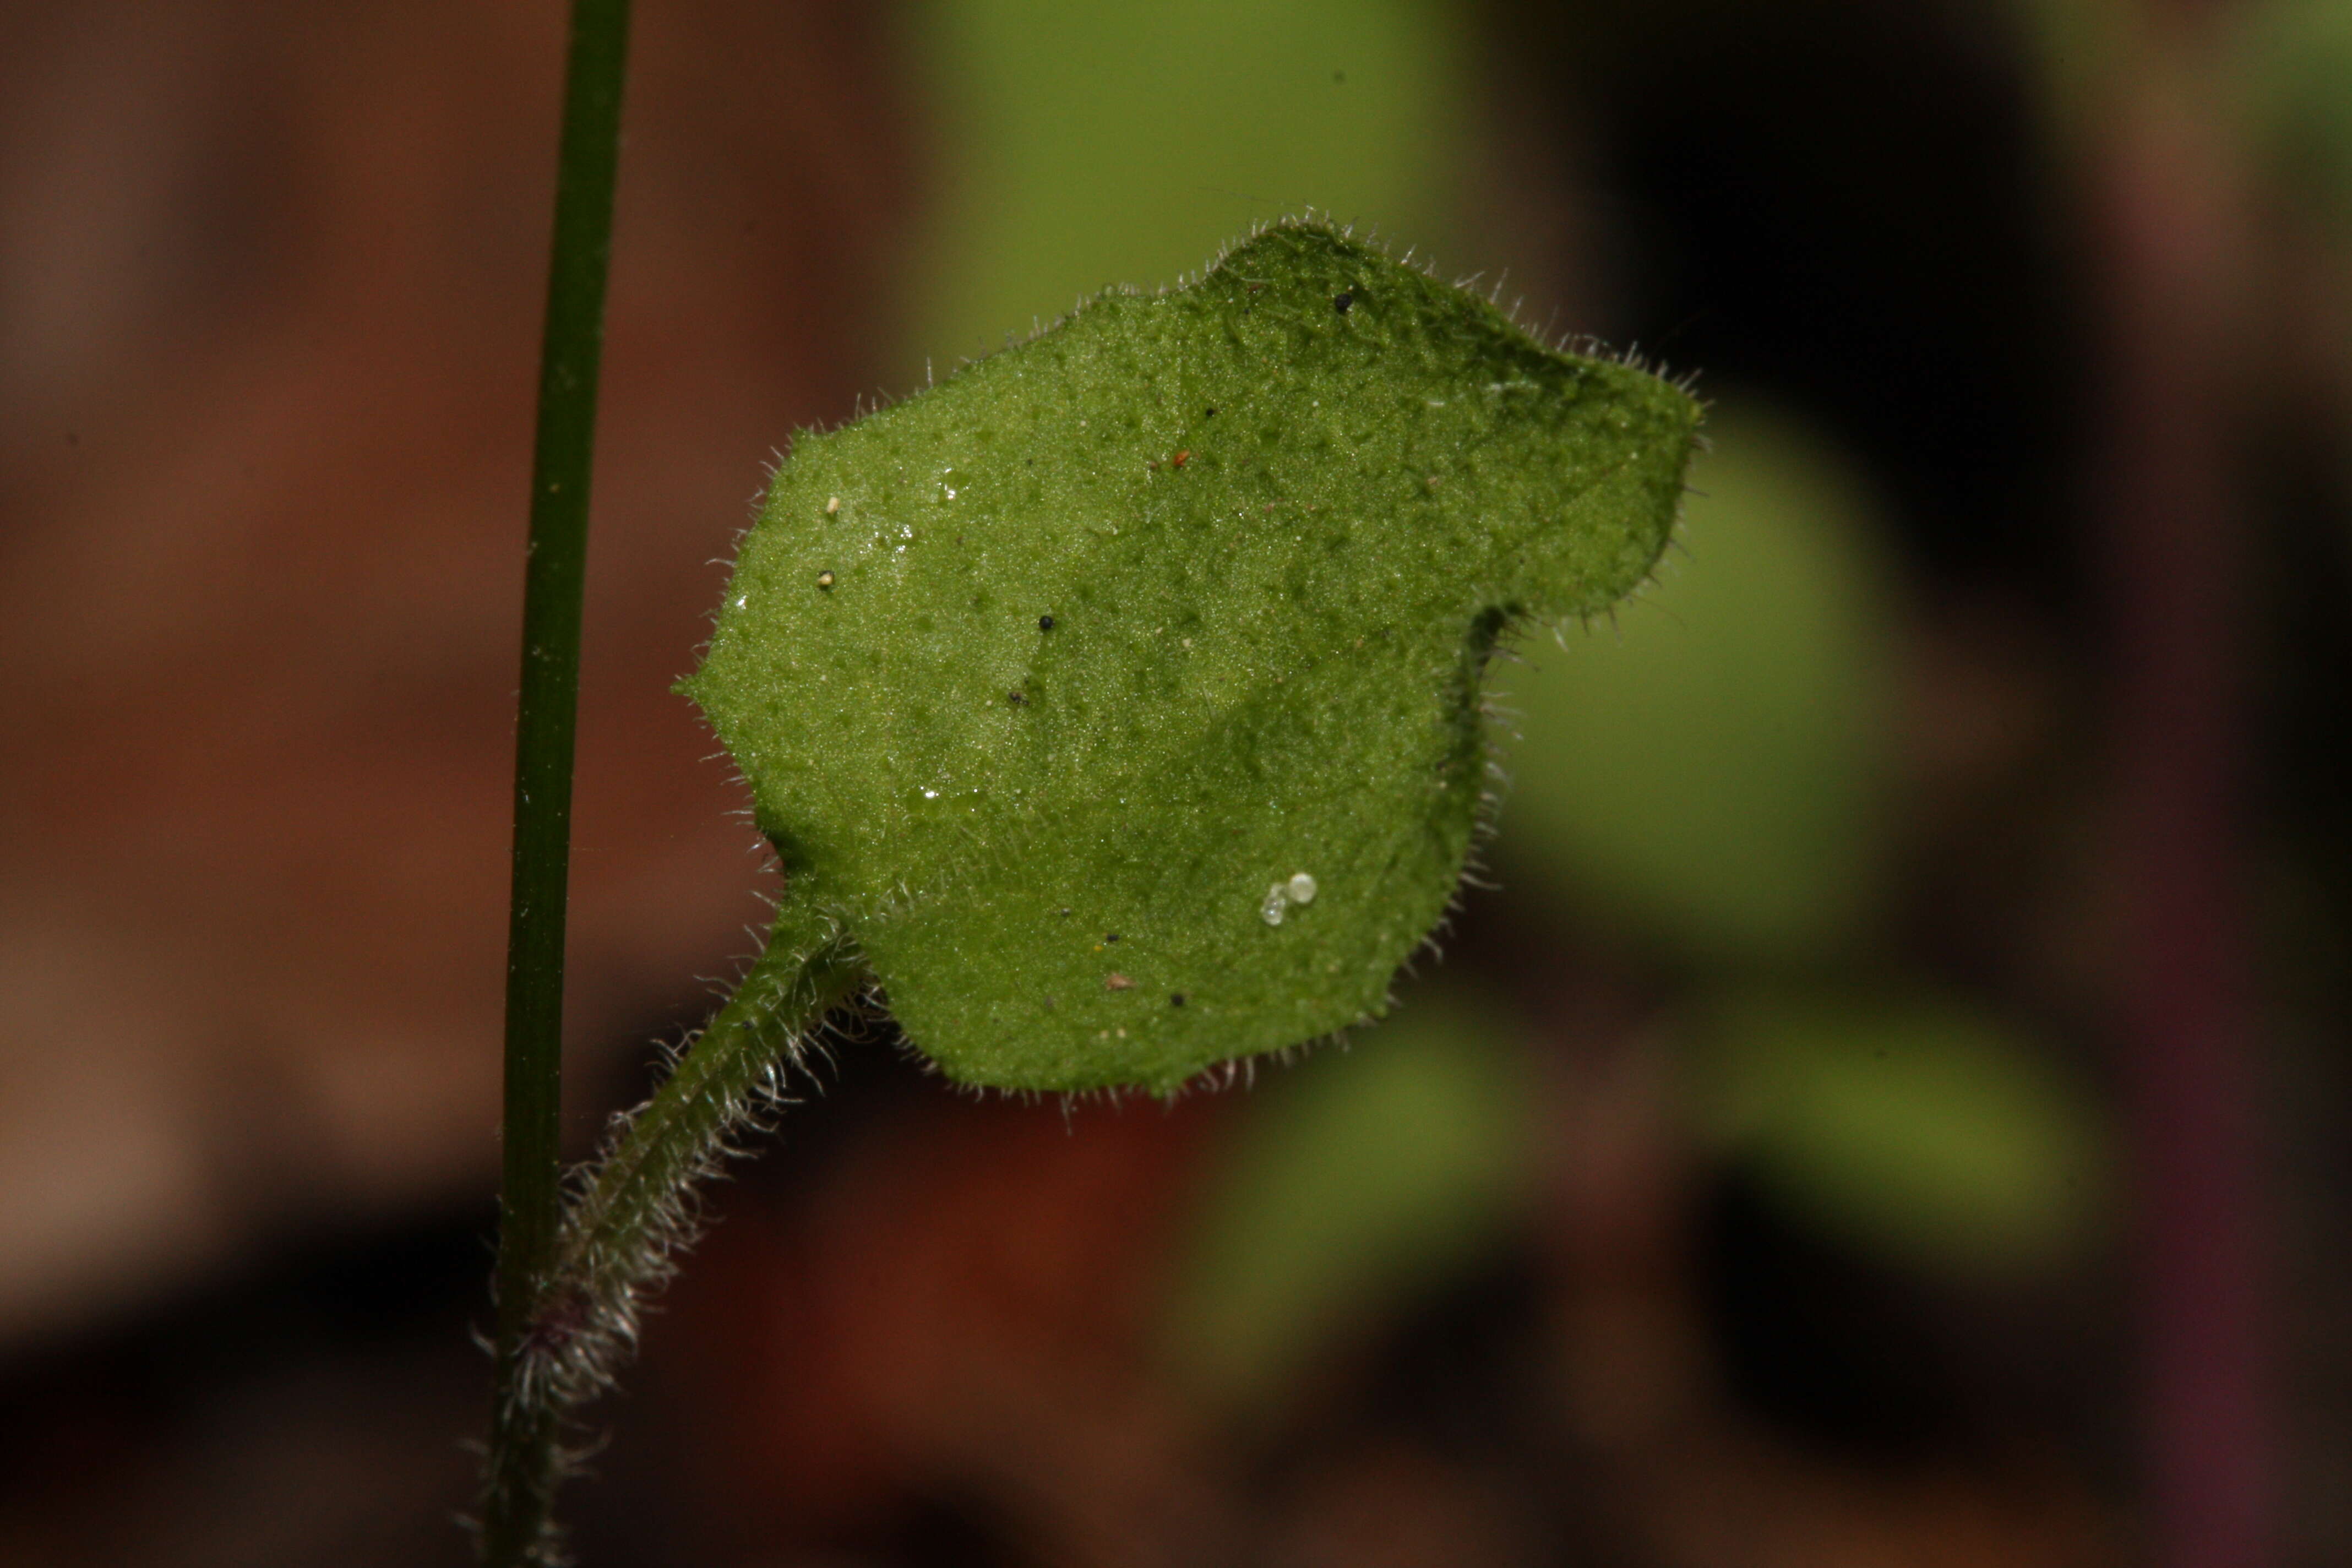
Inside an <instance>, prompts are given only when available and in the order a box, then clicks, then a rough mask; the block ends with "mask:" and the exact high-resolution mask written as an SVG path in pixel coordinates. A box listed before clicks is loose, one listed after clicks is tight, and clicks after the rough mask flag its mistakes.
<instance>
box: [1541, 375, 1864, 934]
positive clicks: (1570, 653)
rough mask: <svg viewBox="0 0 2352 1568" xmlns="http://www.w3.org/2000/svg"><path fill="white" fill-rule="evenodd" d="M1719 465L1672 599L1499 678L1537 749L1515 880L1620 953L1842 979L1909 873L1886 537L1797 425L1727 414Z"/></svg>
mask: <svg viewBox="0 0 2352 1568" xmlns="http://www.w3.org/2000/svg"><path fill="white" fill-rule="evenodd" d="M1707 446H1708V454H1707V461H1706V478H1705V479H1704V480H1702V481H1701V482H1700V484H1699V486H1698V489H1699V491H1700V492H1701V493H1698V494H1695V495H1693V496H1692V498H1691V500H1690V504H1689V506H1688V507H1687V509H1686V510H1685V513H1684V516H1683V523H1682V531H1681V533H1680V535H1679V541H1680V542H1679V545H1678V547H1677V549H1676V550H1675V559H1674V560H1673V561H1672V562H1670V563H1667V564H1666V565H1665V566H1664V567H1663V568H1662V569H1661V570H1660V572H1659V574H1658V575H1659V582H1658V584H1657V585H1656V586H1655V587H1654V589H1649V590H1645V591H1644V592H1643V594H1642V595H1641V596H1640V597H1639V598H1637V599H1635V600H1634V601H1633V602H1632V603H1631V604H1629V605H1626V606H1625V607H1624V609H1623V610H1622V612H1621V613H1620V615H1619V616H1617V620H1618V621H1619V623H1620V625H1619V626H1616V627H1614V628H1612V627H1601V628H1599V630H1598V631H1597V632H1596V634H1595V635H1594V636H1591V637H1570V638H1568V639H1567V643H1568V646H1567V647H1551V646H1549V645H1547V646H1544V647H1533V648H1530V649H1528V653H1527V656H1526V658H1525V660H1524V661H1523V662H1522V663H1521V664H1520V665H1519V666H1517V667H1516V668H1510V669H1508V670H1498V671H1497V672H1496V674H1497V678H1498V681H1497V683H1498V684H1499V685H1500V686H1501V687H1502V688H1503V692H1502V697H1501V703H1502V706H1503V707H1504V708H1506V709H1507V710H1515V711H1517V713H1518V714H1519V715H1520V731H1521V735H1522V739H1521V740H1520V742H1519V743H1518V744H1517V746H1515V747H1513V748H1512V751H1511V755H1510V768H1511V780H1512V784H1511V798H1510V805H1509V806H1508V808H1507V810H1506V812H1505V814H1504V833H1503V837H1502V840H1501V842H1500V843H1499V844H1498V845H1497V846H1496V850H1497V854H1496V861H1497V863H1498V864H1499V865H1500V867H1501V868H1502V871H1503V875H1504V877H1505V879H1507V880H1508V881H1511V882H1513V883H1514V884H1515V885H1516V884H1517V883H1518V882H1519V881H1521V880H1533V879H1544V880H1549V881H1551V882H1554V883H1556V884H1557V885H1558V886H1559V888H1560V889H1562V890H1563V891H1564V892H1565V893H1566V894H1567V895H1568V897H1567V898H1566V899H1565V900H1563V901H1564V902H1566V903H1569V904H1571V905H1572V906H1574V907H1576V908H1579V909H1580V910H1584V911H1587V912H1588V913H1589V914H1590V916H1591V918H1593V919H1594V920H1595V921H1596V922H1599V923H1605V924H1606V925H1607V926H1608V927H1609V928H1610V929H1612V930H1619V931H1627V930H1630V931H1638V932H1640V933H1641V934H1643V935H1644V936H1647V937H1651V938H1654V939H1657V940H1661V941H1664V942H1669V943H1671V944H1673V945H1675V946H1676V947H1678V948H1680V949H1681V950H1682V951H1684V952H1687V953H1691V954H1695V955H1697V956H1700V957H1703V958H1706V959H1710V960H1714V961H1717V962H1730V963H1751V964H1753V963H1762V964H1776V963H1778V964H1786V963H1800V964H1801V963H1820V962H1822V961H1824V960H1826V959H1828V958H1830V957H1832V956H1834V955H1836V954H1837V953H1839V952H1842V951H1850V950H1851V949H1853V947H1855V946H1856V945H1858V944H1860V943H1862V942H1867V941H1868V940H1869V939H1870V937H1871V935H1872V916H1873V914H1874V910H1875V905H1876V903H1877V901H1878V899H1879V897H1880V894H1881V890H1882V888H1883V885H1884V882H1885V877H1884V874H1883V873H1884V869H1885V862H1886V860H1887V858H1888V847H1889V846H1888V837H1889V829H1890V827H1891V826H1892V816H1891V814H1890V812H1889V810H1888V800H1887V785H1888V780H1889V775H1890V773H1891V771H1892V770H1891V765H1890V764H1891V761H1892V759H1891V757H1890V755H1889V748H1888V740H1887V738H1888V736H1889V734H1890V733H1891V731H1892V726H1891V725H1890V723H1889V715H1890V713H1891V712H1892V710H1893V707H1894V703H1893V692H1892V690H1891V684H1892V683H1891V679H1890V671H1891V670H1892V669H1893V668H1894V666H1895V649H1894V647H1893V640H1894V639H1893V637H1892V635H1891V631H1892V626H1893V622H1894V613H1893V589H1892V584H1890V582H1889V580H1888V577H1889V574H1888V573H1887V571H1886V570H1885V565H1884V563H1882V562H1881V561H1880V560H1879V559H1878V557H1877V554H1876V552H1874V550H1873V549H1872V543H1873V541H1874V538H1875V537H1877V536H1878V535H1880V534H1881V533H1882V532H1883V531H1884V523H1883V520H1882V519H1881V518H1880V516H1879V514H1878V511H1877V509H1876V508H1875V507H1874V504H1873V502H1872V498H1871V496H1870V492H1869V489H1868V488H1867V486H1865V485H1864V483H1863V482H1862V480H1861V477H1860V476H1859V474H1858V473H1857V472H1856V471H1855V468H1854V467H1853V464H1852V463H1851V462H1850V461H1849V460H1847V459H1846V458H1844V456H1843V454H1842V453H1841V452H1840V451H1839V450H1838V449H1837V448H1836V447H1834V446H1833V445H1832V444H1831V443H1829V442H1827V441H1825V440H1823V439H1822V438H1821V437H1819V436H1817V435H1815V434H1813V433H1811V432H1810V431H1808V430H1807V429H1806V428H1805V427H1804V426H1802V425H1801V424H1798V423H1796V422H1795V421H1793V420H1792V419H1790V418H1789V417H1788V416H1781V415H1775V414H1771V413H1769V412H1766V411H1764V410H1761V409H1759V408H1756V407H1754V406H1753V405H1750V406H1748V407H1744V408H1743V407H1741V406H1740V405H1738V404H1737V403H1736V402H1728V403H1726V404H1723V405H1717V407H1716V408H1714V409H1712V410H1710V411H1709V414H1708V418H1707ZM1612 632H1613V634H1614V635H1612ZM1530 874H1532V876H1530Z"/></svg>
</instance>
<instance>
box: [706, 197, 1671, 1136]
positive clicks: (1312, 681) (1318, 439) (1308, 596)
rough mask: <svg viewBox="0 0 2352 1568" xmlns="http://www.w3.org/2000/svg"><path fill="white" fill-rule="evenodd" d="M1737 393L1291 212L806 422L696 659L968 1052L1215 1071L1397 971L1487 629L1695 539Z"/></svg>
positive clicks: (827, 870) (1595, 586)
mask: <svg viewBox="0 0 2352 1568" xmlns="http://www.w3.org/2000/svg"><path fill="white" fill-rule="evenodd" d="M1697 420H1698V410H1697V405H1696V404H1695V403H1694V402H1693V401H1692V400H1691V399H1690V398H1689V397H1688V396H1686V395H1684V394H1683V393H1682V392H1680V391H1678V390H1676V389H1675V388H1674V387H1672V386H1669V385H1667V384H1664V383H1663V382H1661V381H1659V380H1657V379H1656V378H1654V377H1653V376H1650V375H1648V374H1643V372H1641V371H1638V370H1635V369H1633V368H1631V367H1629V366H1626V365H1622V364H1618V363H1610V362H1606V361H1600V360H1592V359H1584V358H1579V357H1574V356H1570V355H1565V354H1560V353H1554V352H1552V351H1550V350H1549V349H1547V348H1545V347H1544V346H1543V345H1541V344H1539V343H1538V342H1535V341H1534V340H1532V339H1530V338H1529V337H1528V336H1527V335H1526V334H1525V333H1524V332H1522V331H1519V330H1518V329H1517V327H1516V326H1514V325H1513V324H1512V323H1511V322H1510V321H1507V319H1506V318H1505V317H1504V316H1503V315H1502V314H1501V313H1500V312H1499V311H1497V310H1494V309H1493V308H1492V307H1491V306H1489V305H1488V304H1486V302H1485V301H1483V300H1478V299H1475V298H1474V297H1472V296H1469V295H1466V294H1465V293H1463V292H1462V291H1461V290H1459V289H1454V288H1451V287H1448V286H1446V285H1444V284H1443V283H1440V282H1437V281H1436V280H1434V279H1431V278H1429V277H1428V276H1426V275H1425V274H1423V273H1422V272H1420V271H1418V270H1416V269H1414V268H1411V267H1407V266H1403V265H1401V264H1399V263H1397V262H1395V261H1392V260H1390V259H1389V258H1386V257H1384V256H1382V255H1381V254H1380V253H1379V252H1377V251H1375V250H1373V249H1370V248H1369V247H1365V246H1363V245H1360V244H1358V243H1356V242H1355V241H1353V240H1351V239H1349V237H1346V236H1345V235H1342V234H1340V233H1339V232H1337V231H1335V230H1333V229H1331V228H1329V227H1327V226H1322V225H1319V224H1315V223H1291V224H1285V225H1282V226H1276V227H1274V228H1271V229H1269V230H1266V231H1265V232H1264V233H1262V234H1260V235H1258V236H1256V237H1254V238H1252V239H1250V240H1248V241H1246V242H1244V244H1242V245H1240V246H1238V247H1235V248H1234V250H1232V251H1231V252H1229V253H1228V254H1227V255H1226V256H1225V257H1224V258H1223V259H1222V260H1221V261H1219V262H1218V263H1217V264H1216V265H1215V266H1213V268H1210V269H1209V270H1208V271H1207V272H1206V273H1205V274H1204V275H1203V276H1202V278H1200V279H1198V280H1197V281H1195V282H1193V283H1192V284H1191V285H1190V286H1188V287H1185V288H1181V289H1175V290H1173V291H1170V292H1163V293H1160V294H1154V295H1143V294H1138V293H1132V292H1112V293H1108V294H1105V295H1103V296H1101V297H1100V298H1098V299H1097V300H1094V301H1093V302H1092V303H1090V304H1089V305H1087V307H1086V308H1084V309H1082V310H1079V311H1078V312H1076V314H1074V315H1073V316H1072V317H1070V318H1069V319H1068V320H1067V321H1065V322H1063V323H1062V324H1061V325H1059V326H1057V327H1055V329H1053V330H1052V331H1047V332H1045V333H1044V334H1043V335H1041V336H1039V337H1037V338H1035V339H1034V340H1032V341H1031V342H1028V343H1026V344H1024V345H1022V346H1021V347H1019V348H1017V349H1013V350H1008V351H1007V352H1005V353H1001V354H998V355H995V356H993V357H992V358H989V359H986V360H982V361H981V362H979V363H975V364H972V365H970V366H968V367H966V368H965V369H963V370H962V371H961V372H959V373H958V374H955V375H954V376H952V377H951V378H950V379H949V380H948V381H946V382H945V383H943V384H940V386H938V387H937V388H935V389H932V390H931V391H929V392H927V393H924V394H923V395H919V396H917V397H914V398H911V399H909V400H908V401H907V402H906V403H903V404H900V405H897V406H895V407H892V408H888V409H886V410H883V411H882V412H880V413H877V414H875V415H873V416H869V417H867V418H866V419H864V420H862V421H860V422H858V423H856V424H854V425H851V426H846V427H845V428H843V429H841V430H837V431H835V432H833V433H831V434H828V435H823V436H809V437H803V439H802V440H801V441H799V442H798V444H797V445H796V446H795V448H794V450H793V455H792V457H791V458H790V459H789V460H788V461H787V462H786V463H785V464H784V465H783V467H782V468H781V469H780V470H779V472H778V473H777V476H776V480H775V484H774V486H773V488H772V489H771V491H770V493H769V495H768V498H767V500H766V503H765V505H764V507H763V509H762V512H761V520H760V522H759V524H758V526H757V527H756V528H754V530H753V531H751V535H750V536H749V537H748V538H747V539H746V541H745V542H744V545H743V549H742V552H741V555H740V559H739V560H738V562H737V564H736V570H735V575H734V578H733V580H732V582H731V583H730V585H729V587H728V590H727V596H726V599H725V601H724V603H723V605H722V606H721V608H720V612H719V623H718V628H717V630H716V632H715V633H714V635H713V637H712V638H711V644H710V650H709V657H708V658H707V660H706V661H705V663H704V665H703V668H701V670H700V671H699V672H698V673H697V674H696V675H695V676H694V677H693V678H692V679H690V680H689V681H688V682H687V684H686V689H688V691H690V693H691V694H692V695H693V697H694V699H695V700H697V701H698V702H699V703H700V704H701V706H702V708H703V709H704V710H705V711H706V712H707V713H708V714H709V718H710V721H711V722H712V723H713V725H714V726H715V727H716V728H717V729H718V731H719V735H720V737H721V738H722V739H723V740H724V741H725V742H726V743H727V746H728V749H729V750H730V752H732V753H733V755H734V757H735V760H736V762H737V763H738V764H739V765H740V767H741V768H742V770H743V773H744V775H745V776H746V777H747V778H748V779H749V780H750V781H751V787H752V791H753V795H754V801H755V805H756V809H757V813H758V817H759V822H760V826H761V829H762V830H763V831H765V832H766V833H767V834H768V836H769V837H770V838H772V840H773V841H774V842H775V845H776V847H777V850H778V853H779V855H780V856H781V858H782V863H783V868H784V871H785V875H786V889H785V892H784V895H783V897H784V900H785V905H786V910H787V913H788V915H790V914H792V913H793V912H794V911H798V913H799V914H800V915H802V916H805V915H807V914H809V913H818V914H822V915H823V916H824V918H826V919H828V920H830V921H835V922H836V923H837V924H838V925H839V926H840V927H841V928H842V929H844V930H845V931H847V932H848V933H849V934H850V935H851V937H852V938H853V939H854V940H855V941H856V942H857V943H858V945H859V946H860V948H861V949H862V951H863V952H865V954H866V960H867V962H868V963H870V965H871V966H872V968H873V970H874V972H875V973H876V975H877V978H878V979H879V980H880V982H881V984H883V986H884V987H885V989H886V990H887V995H888V999H889V1004H890V1008H891V1011H892V1013H893V1014H894V1015H895V1016H897V1018H898V1023H899V1025H900V1026H901V1027H902V1028H903V1029H904V1030H905V1032H906V1034H907V1037H908V1039H909V1040H911V1041H912V1042H913V1043H914V1044H915V1045H916V1046H918V1047H919V1048H921V1049H922V1050H923V1051H925V1052H926V1053H928V1054H929V1056H930V1057H931V1058H934V1059H935V1060H936V1061H937V1062H938V1063H939V1064H940V1067H941V1068H944V1069H945V1070H946V1071H947V1072H948V1073H949V1074H950V1076H951V1077H954V1078H956V1079H961V1080H963V1081H966V1082H971V1083H978V1084H988V1085H994V1086H1000V1087H1006V1088H1019V1089H1091V1088H1101V1087H1108V1086H1124V1085H1134V1086H1139V1087H1143V1088H1148V1089H1153V1090H1158V1091H1166V1090H1171V1089H1175V1088H1177V1087H1179V1086H1181V1084H1182V1083H1183V1082H1184V1081H1185V1080H1186V1079H1189V1078H1191V1077H1192V1076H1193V1075H1195V1074H1197V1073H1199V1072H1200V1071H1202V1069H1203V1068H1209V1067H1211V1066H1213V1065H1214V1064H1216V1063H1218V1062H1221V1061H1226V1060H1229V1059H1232V1058H1238V1057H1243V1056H1247V1055H1251V1054H1254V1053H1256V1052H1261V1051H1267V1050H1274V1049H1279V1048H1282V1047H1288V1046H1292V1045H1296V1044H1298V1043H1300V1042H1302V1041H1306V1040H1309V1039H1313V1038H1316V1037H1320V1036H1325V1035H1328V1034H1330V1033H1332V1032H1334V1031H1336V1030H1339V1029H1341V1028H1344V1027H1346V1026H1349V1025H1351V1024H1355V1023H1358V1022H1361V1021H1364V1020H1367V1019H1370V1018H1371V1017H1374V1016H1378V1015H1380V1014H1381V1012H1383V1011H1384V1010H1385V1008H1386V1005H1387V998H1388V986H1389V981H1390V978H1391V975H1392V974H1393V973H1395V971H1396V969H1397V966H1398V965H1399V964H1400V963H1402V962H1403V960H1404V959H1405V958H1406V957H1407V956H1408V955H1409V954H1410V953H1411V952H1412V950H1413V948H1414V947H1415V946H1416V945H1417V944H1418V943H1419V942H1421V941H1422V939H1423V936H1424V934H1425V933H1426V932H1427V931H1429V929H1430V927H1431V926H1432V925H1433V923H1434V922H1435V921H1436V920H1437V919H1438V917H1439V916H1440V914H1442V913H1443V912H1444V908H1445V905H1446V902H1447V900H1449V899H1450V898H1451V896H1452V894H1453V890H1454V884H1455V880H1456V879H1457V878H1458V876H1459V874H1460V871H1461V868H1462V864H1463V861H1464V858H1465V856H1466V855H1467V853H1468V851H1469V847H1470V844H1471V840H1472V838H1473V837H1474V834H1475V829H1476V826H1477V823H1478V816H1479V811H1480V802H1481V800H1482V799H1483V798H1484V795H1485V791H1484V784H1485V770H1486V729H1485V723H1484V720H1483V715H1482V712H1481V710H1480V707H1479V700H1478V691H1479V683H1480V678H1481V675H1482V673H1483V670H1484V667H1485V664H1486V658H1487V656H1488V655H1489V653H1490V652H1491V651H1492V650H1493V648H1494V647H1495V645H1496V641H1497V639H1498V638H1499V637H1502V636H1503V635H1504V634H1505V633H1506V632H1507V630H1509V629H1510V628H1511V627H1513V626H1516V625H1517V624H1518V623H1520V622H1522V621H1526V620H1529V619H1534V620H1545V621H1549V620H1557V619H1559V618H1563V617H1571V616H1583V615H1588V614H1591V613H1592V612H1594V611H1596V610H1598V609H1600V608H1601V607H1602V606H1604V605H1607V604H1608V603H1609V602H1610V601H1612V599H1614V598H1616V597H1617V596H1618V595H1621V594H1622V593H1624V592H1625V591H1626V590H1628V589H1629V588H1631V587H1632V586H1633V584H1636V583H1637V582H1639V581H1640V580H1641V579H1642V577H1643V574H1646V573H1647V572H1648V571H1649V570H1650V568H1651V566H1652V564H1653V563H1654V561H1655V560H1656V558H1657V555H1658V553H1659V552H1660V550H1661V549H1662V548H1663V547H1664V542H1665V539H1666V535H1667V532H1668V531H1669V529H1670V528H1671V526H1672V522H1673V519H1674V515H1675V505H1676V502H1677V500H1678V498H1679V496H1680V494H1681V489H1682V478H1683V470H1684V466H1685V461H1686V458H1687V456H1688V453H1689V450H1690V447H1691V442H1692V437H1693V433H1694V431H1695V428H1696V424H1697ZM1291 889H1296V893H1297V896H1294V895H1293V893H1292V891H1291ZM1310 890H1311V897H1309V896H1307V895H1309V893H1310Z"/></svg>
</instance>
